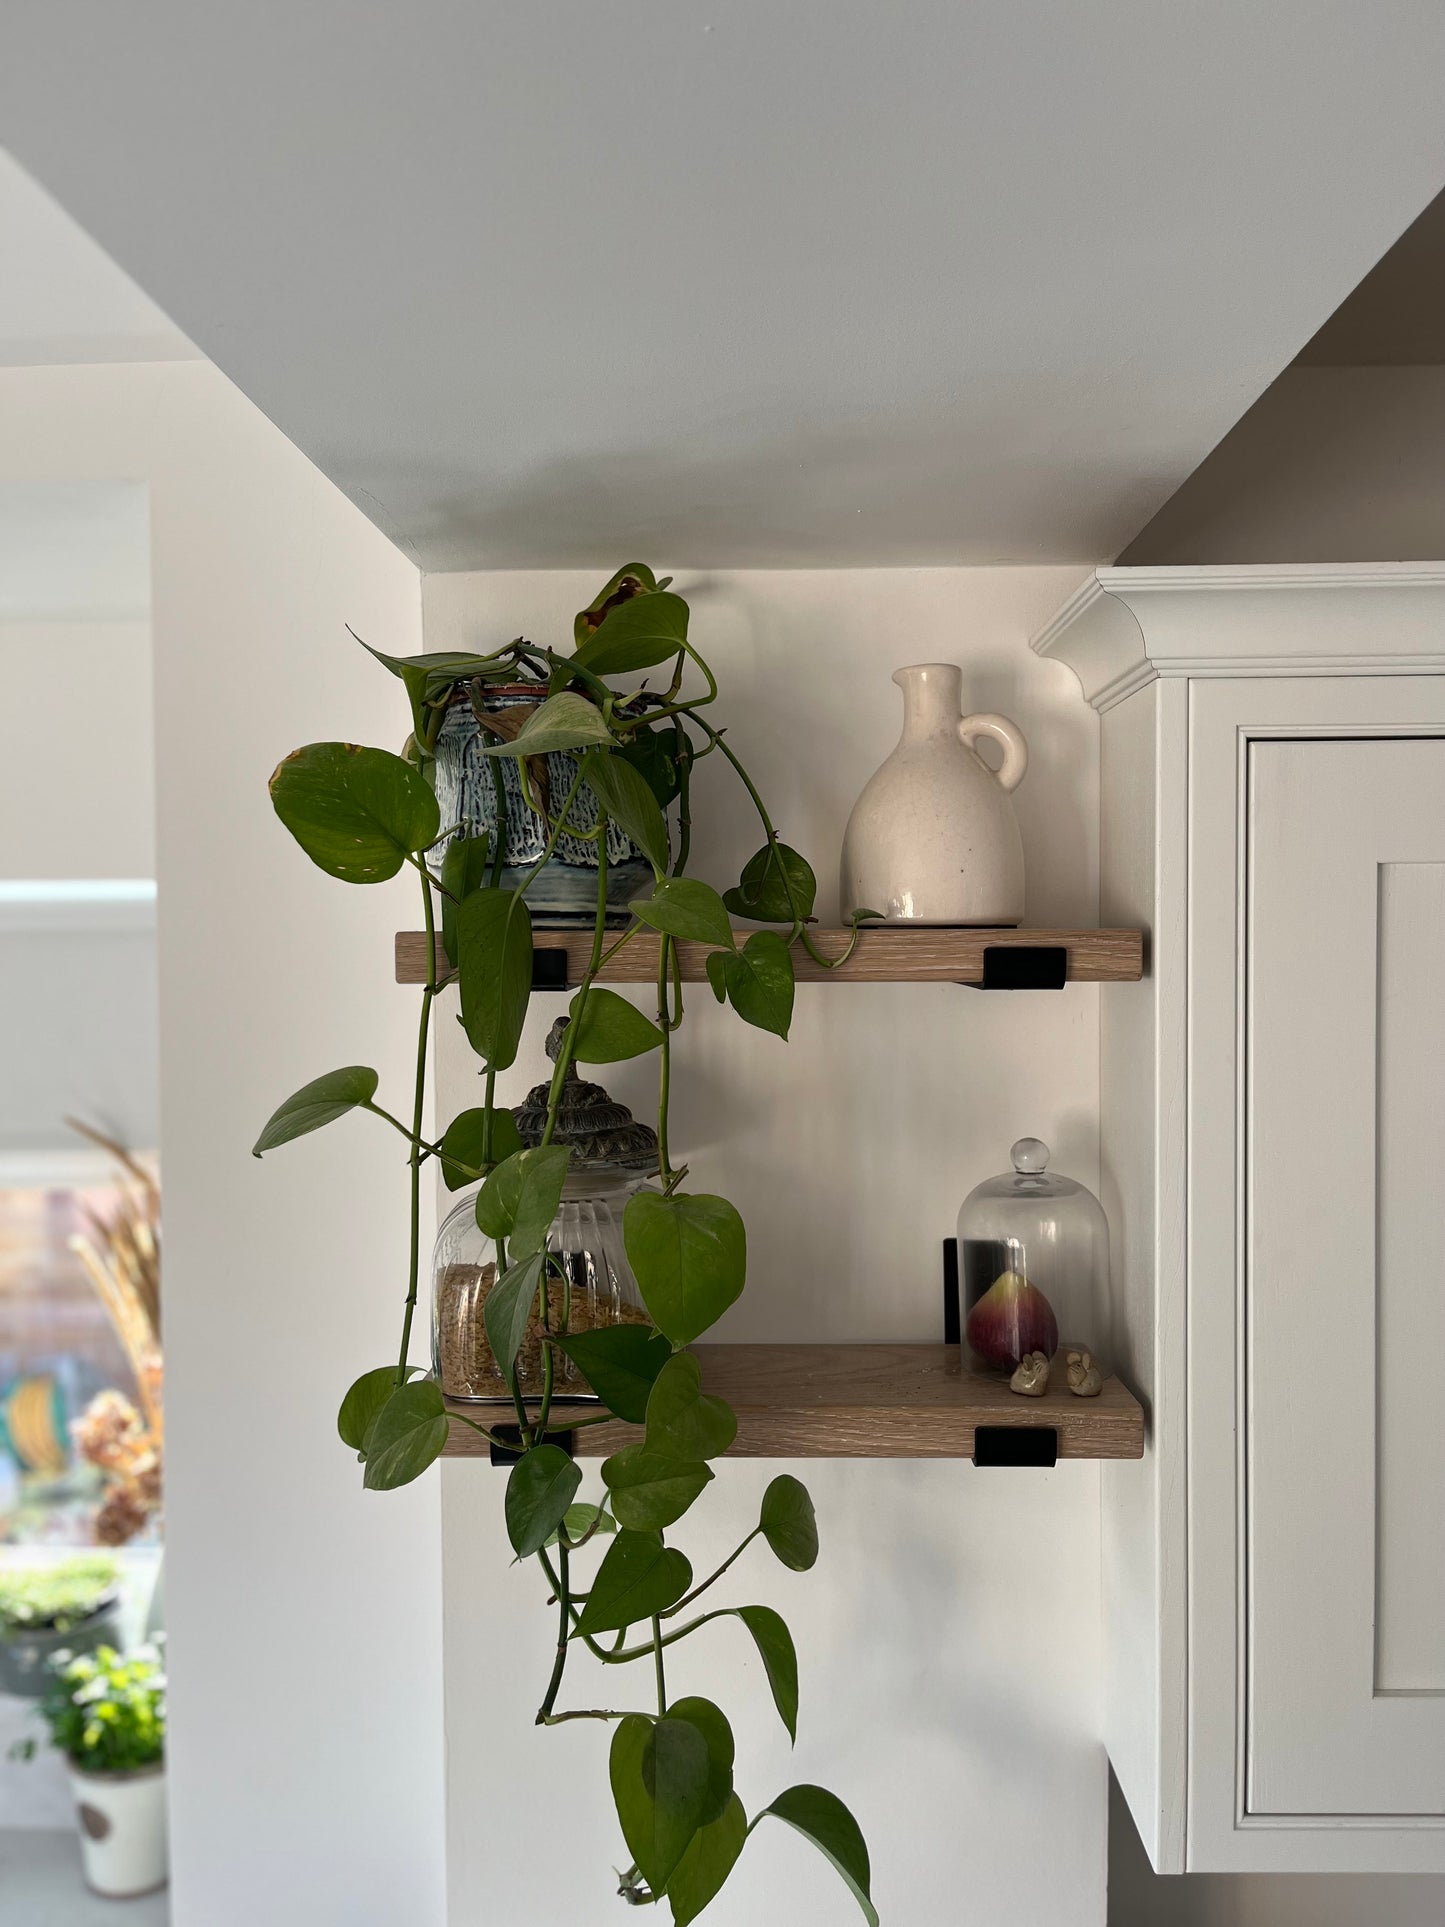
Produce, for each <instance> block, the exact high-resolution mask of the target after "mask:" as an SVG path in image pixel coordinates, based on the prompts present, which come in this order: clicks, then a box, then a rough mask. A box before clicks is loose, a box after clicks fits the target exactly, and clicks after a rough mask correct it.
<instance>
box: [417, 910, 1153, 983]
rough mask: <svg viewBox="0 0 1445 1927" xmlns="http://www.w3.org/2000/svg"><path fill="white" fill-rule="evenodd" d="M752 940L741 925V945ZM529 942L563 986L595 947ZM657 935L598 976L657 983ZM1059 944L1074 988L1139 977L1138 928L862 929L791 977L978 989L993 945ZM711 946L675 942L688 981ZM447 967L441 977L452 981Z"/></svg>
mask: <svg viewBox="0 0 1445 1927" xmlns="http://www.w3.org/2000/svg"><path fill="white" fill-rule="evenodd" d="M751 934H752V926H740V927H739V929H738V932H737V935H738V940H739V942H742V941H745V940H746V938H747V937H749V936H750V935H751ZM850 934H851V933H850V932H849V931H847V930H814V931H813V932H812V937H813V941H814V943H815V944H816V945H817V947H818V949H819V950H821V951H822V952H823V954H824V955H825V956H829V957H836V956H839V955H841V953H842V952H843V951H844V950H845V949H846V948H847V946H848V939H849V936H850ZM532 941H533V943H534V944H535V946H536V948H537V949H539V950H565V951H566V952H567V980H568V982H569V983H571V984H576V983H579V982H580V981H581V978H582V973H583V970H584V968H585V966H586V962H587V958H588V955H589V954H590V951H591V948H592V933H591V932H590V931H580V930H537V931H534V932H533V935H532ZM659 941H660V939H659V938H658V937H657V935H656V934H655V932H653V931H650V930H642V931H639V932H638V933H637V935H636V936H634V937H633V938H632V940H631V942H630V943H628V944H627V945H626V946H625V947H624V948H623V949H622V950H620V951H619V952H618V953H617V955H616V957H614V958H613V960H612V962H611V963H610V964H609V965H608V966H607V968H606V969H605V970H604V971H603V972H602V976H601V981H602V982H603V983H609V984H641V983H655V982H656V979H657V946H658V943H659ZM1015 944H1047V945H1059V944H1062V945H1063V946H1064V948H1065V949H1066V950H1067V951H1068V953H1069V965H1068V972H1069V979H1070V981H1071V982H1073V983H1133V982H1135V981H1137V979H1138V978H1140V977H1142V976H1143V974H1144V933H1143V932H1142V931H1141V930H982V929H979V930H934V929H922V928H919V929H913V928H903V927H901V926H899V925H896V924H895V925H889V926H887V927H884V928H880V929H875V930H865V931H864V932H863V934H862V936H861V937H860V938H859V939H858V947H857V949H856V950H855V951H854V952H853V955H852V956H851V957H850V958H849V959H848V961H847V963H846V964H843V965H842V966H841V967H840V968H839V969H837V970H827V969H824V968H823V967H822V966H821V965H819V964H816V963H815V962H814V961H813V959H812V958H811V957H810V956H809V955H808V953H807V952H806V951H805V950H803V949H802V948H801V947H800V946H798V945H796V944H795V945H794V947H793V971H794V974H795V976H796V977H797V980H798V982H799V983H800V984H817V983H844V984H870V983H893V984H907V983H917V984H935V983H957V984H976V983H979V982H981V981H982V978H983V953H984V951H985V950H986V949H987V948H989V947H990V946H991V945H992V946H1012V945H1015ZM709 948H710V946H709V945H707V944H702V943H680V944H679V945H678V961H679V963H680V965H681V967H682V975H683V978H684V980H685V981H686V982H688V983H704V982H705V981H706V979H707V965H706V958H707V953H708V950H709ZM450 969H451V967H450V965H449V964H448V965H446V966H445V974H446V975H450ZM396 981H397V982H398V983H399V984H421V983H425V982H426V937H425V934H424V933H423V932H422V931H420V930H401V931H398V932H397V938H396Z"/></svg>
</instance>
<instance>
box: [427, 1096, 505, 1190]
mask: <svg viewBox="0 0 1445 1927" xmlns="http://www.w3.org/2000/svg"><path fill="white" fill-rule="evenodd" d="M521 1148H522V1140H521V1138H520V1137H519V1136H518V1135H517V1121H516V1119H515V1118H514V1117H513V1116H512V1113H511V1112H510V1111H509V1110H506V1109H505V1108H503V1107H502V1106H501V1105H498V1106H496V1107H495V1108H494V1109H493V1111H492V1142H491V1157H490V1158H487V1155H486V1153H487V1113H486V1110H485V1109H484V1108H483V1107H482V1106H480V1105H479V1106H478V1107H477V1108H476V1109H475V1110H472V1111H459V1112H458V1113H457V1115H456V1116H455V1117H454V1118H453V1119H452V1121H451V1123H450V1124H449V1125H448V1126H447V1128H446V1130H445V1131H444V1132H443V1134H442V1137H441V1141H440V1144H439V1145H438V1149H439V1151H440V1153H441V1169H442V1183H443V1184H445V1186H446V1188H447V1189H448V1191H460V1190H461V1189H462V1187H463V1186H464V1185H468V1184H475V1183H476V1181H477V1174H478V1173H479V1172H480V1171H483V1170H485V1169H486V1168H487V1166H488V1165H489V1164H501V1163H502V1162H503V1161H504V1160H505V1159H507V1158H509V1157H512V1156H513V1155H514V1154H515V1153H516V1152H518V1151H520V1150H521Z"/></svg>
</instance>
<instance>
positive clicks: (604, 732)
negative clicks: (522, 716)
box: [482, 689, 613, 757]
mask: <svg viewBox="0 0 1445 1927" xmlns="http://www.w3.org/2000/svg"><path fill="white" fill-rule="evenodd" d="M612 741H613V736H612V732H611V730H610V729H608V727H607V724H606V723H605V722H604V721H603V719H602V711H601V710H600V709H599V708H598V707H597V705H596V703H591V702H588V700H587V698H586V697H585V696H579V695H578V694H577V691H576V690H575V689H564V690H563V691H562V693H561V694H560V695H557V696H549V697H548V698H547V700H546V702H544V703H539V704H538V706H537V708H536V709H535V710H534V711H533V712H532V714H531V715H530V716H529V717H528V718H527V720H526V722H525V723H523V725H522V727H521V728H520V729H519V730H518V731H517V734H516V735H515V736H514V737H513V738H512V740H511V742H509V743H487V744H485V745H484V747H483V750H482V754H483V755H484V756H514V757H516V756H547V755H550V754H551V753H552V752H553V751H555V750H563V749H587V748H590V747H592V746H594V745H600V746H602V747H604V748H605V747H610V745H611V743H612Z"/></svg>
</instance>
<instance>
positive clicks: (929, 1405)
mask: <svg viewBox="0 0 1445 1927" xmlns="http://www.w3.org/2000/svg"><path fill="white" fill-rule="evenodd" d="M697 1356H698V1358H699V1360H700V1361H701V1364H702V1377H703V1385H704V1387H705V1388H706V1389H707V1390H708V1391H711V1392H718V1393H721V1395H722V1396H723V1397H724V1398H725V1399H726V1400H727V1401H728V1403H729V1404H730V1405H731V1406H732V1408H733V1410H734V1411H735V1412H736V1413H737V1415H738V1436H737V1442H736V1443H735V1444H734V1446H733V1447H732V1450H733V1452H735V1453H740V1454H741V1455H742V1456H743V1457H745V1458H762V1459H968V1458H971V1457H972V1456H973V1449H974V1431H975V1429H976V1428H977V1427H978V1426H981V1425H986V1426H1053V1427H1054V1428H1055V1429H1056V1431H1057V1433H1058V1455H1059V1457H1060V1458H1061V1459H1137V1458H1142V1457H1143V1453H1144V1413H1143V1410H1142V1408H1141V1407H1140V1404H1139V1401H1138V1400H1137V1399H1136V1398H1135V1397H1134V1396H1133V1394H1132V1393H1131V1392H1129V1391H1127V1390H1126V1389H1125V1387H1124V1386H1123V1385H1121V1384H1120V1382H1119V1380H1118V1379H1117V1378H1111V1379H1108V1380H1107V1381H1106V1382H1105V1385H1104V1389H1103V1391H1102V1392H1101V1393H1100V1394H1099V1396H1098V1397H1097V1398H1075V1397H1074V1395H1073V1393H1072V1392H1070V1391H1069V1390H1068V1387H1067V1385H1066V1383H1065V1381H1064V1370H1063V1361H1062V1359H1060V1360H1059V1361H1057V1362H1056V1364H1055V1367H1054V1373H1053V1383H1052V1384H1051V1386H1050V1388H1049V1390H1048V1392H1046V1393H1045V1395H1044V1396H1043V1397H1042V1398H1020V1397H1018V1396H1017V1394H1016V1393H1013V1392H1011V1391H1010V1390H1009V1388H1008V1381H1007V1380H1006V1379H1003V1378H996V1377H991V1376H987V1375H984V1374H982V1373H977V1372H971V1371H969V1370H968V1369H967V1367H966V1366H965V1365H964V1363H963V1361H962V1358H961V1354H960V1352H959V1349H958V1347H957V1346H955V1345H699V1346H698V1347H697ZM453 1409H454V1410H456V1411H459V1412H465V1413H466V1414H467V1415H468V1416H469V1417H471V1418H476V1419H481V1420H483V1421H484V1422H489V1423H495V1424H499V1425H504V1424H506V1423H507V1422H508V1420H509V1419H510V1418H511V1416H512V1415H511V1413H510V1411H509V1409H508V1408H507V1407H506V1406H503V1405H491V1406H478V1405H456V1406H454V1407H453ZM591 1409H593V1408H592V1407H591V1406H590V1403H584V1402H582V1401H571V1402H568V1403H566V1404H564V1405H562V1406H561V1407H560V1408H559V1407H557V1406H554V1407H553V1412H554V1416H556V1417H557V1418H559V1419H560V1418H564V1417H566V1416H567V1415H568V1414H569V1413H575V1414H576V1415H577V1416H578V1417H585V1416H586V1415H587V1412H588V1411H589V1410H591ZM641 1436H642V1431H641V1427H639V1426H635V1425H623V1424H621V1423H620V1422H614V1423H611V1424H608V1425H587V1426H583V1427H582V1429H581V1430H580V1431H579V1432H577V1433H576V1434H575V1441H576V1449H577V1453H578V1456H579V1457H581V1458H589V1459H594V1458H604V1457H606V1455H607V1454H608V1453H609V1452H615V1451H617V1450H618V1448H619V1447H621V1446H624V1445H632V1444H635V1443H636V1442H637V1440H638V1439H640V1438H641ZM446 1450H447V1452H448V1453H449V1454H451V1455H452V1456H453V1457H456V1458H484V1457H486V1455H487V1450H488V1448H487V1443H486V1441H485V1440H484V1439H483V1438H481V1437H480V1436H479V1435H478V1434H477V1433H476V1432H473V1431H471V1430H470V1429H469V1428H468V1427H467V1426H464V1425H454V1426H453V1427H452V1429H451V1437H450V1438H449V1439H448V1440H447V1446H446Z"/></svg>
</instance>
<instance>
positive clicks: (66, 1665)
mask: <svg viewBox="0 0 1445 1927" xmlns="http://www.w3.org/2000/svg"><path fill="white" fill-rule="evenodd" d="M36 1710H37V1711H38V1712H39V1714H40V1717H41V1718H42V1719H43V1720H44V1721H45V1723H46V1725H47V1726H48V1727H49V1728H50V1739H51V1742H52V1744H53V1745H54V1746H56V1747H58V1748H59V1750H60V1751H61V1752H62V1753H63V1754H64V1755H65V1758H66V1762H67V1765H68V1767H69V1771H70V1785H71V1791H72V1793H73V1794H74V1796H75V1810H76V1816H77V1818H78V1820H79V1822H80V1849H81V1859H82V1863H83V1865H84V1868H85V1878H86V1882H87V1884H88V1885H89V1886H90V1887H92V1888H93V1889H94V1891H95V1892H96V1893H98V1894H104V1895H106V1896H107V1898H110V1899H115V1900H123V1899H130V1898H133V1897H134V1896H135V1895H137V1894H146V1893H154V1892H155V1891H156V1889H157V1888H159V1887H163V1886H164V1885H165V1884H166V1781H165V1737H166V1680H165V1674H164V1672H163V1671H162V1670H161V1662H160V1655H159V1654H158V1653H157V1651H156V1649H155V1648H154V1647H151V1646H143V1647H138V1648H137V1650H136V1651H135V1652H134V1653H132V1654H130V1655H129V1656H127V1657H124V1658H123V1657H122V1656H121V1655H120V1654H119V1653H118V1652H117V1651H116V1650H115V1648H114V1647H112V1646H102V1647H100V1648H99V1650H98V1651H97V1652H95V1653H82V1654H79V1655H77V1656H76V1657H74V1658H70V1659H65V1660H63V1661H62V1662H61V1663H59V1664H58V1666H57V1668H56V1671H55V1673H54V1675H53V1678H52V1681H51V1685H50V1688H49V1690H48V1691H47V1693H46V1695H45V1697H44V1699H42V1700H41V1701H40V1702H39V1705H38V1707H37V1709H36ZM35 1749H36V1742H35V1741H34V1740H33V1739H27V1740H22V1741H20V1742H19V1743H18V1744H17V1746H16V1747H15V1749H14V1750H15V1752H16V1753H17V1754H19V1755H20V1756H21V1757H23V1758H30V1757H31V1756H32V1755H33V1754H34V1752H35Z"/></svg>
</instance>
